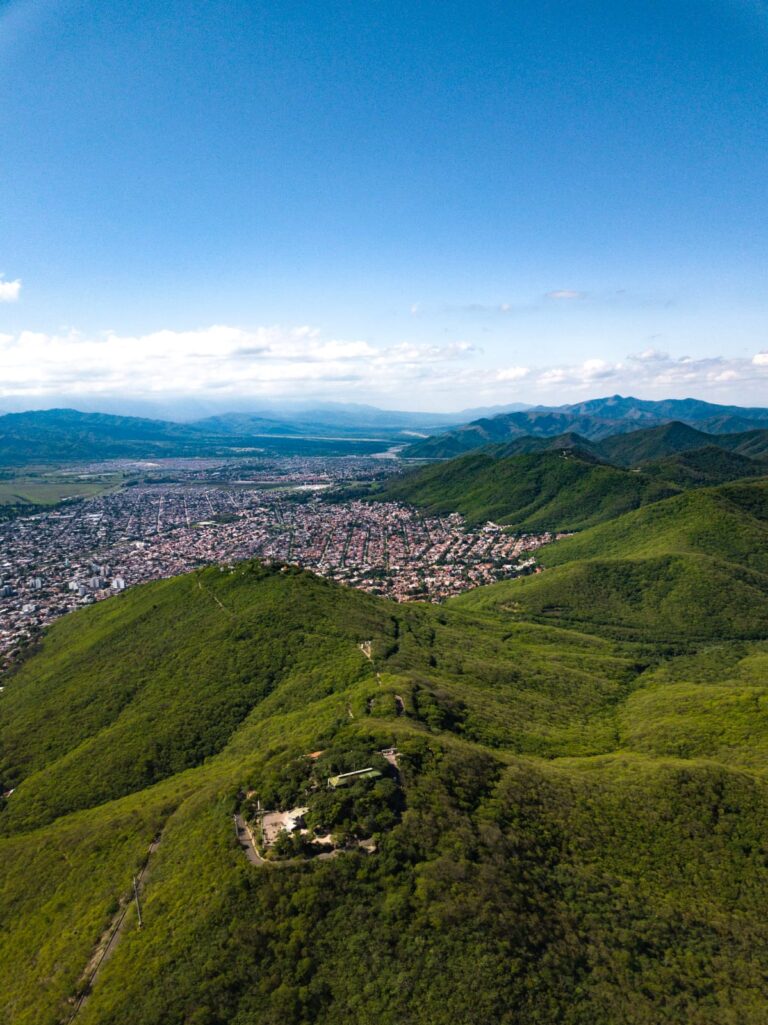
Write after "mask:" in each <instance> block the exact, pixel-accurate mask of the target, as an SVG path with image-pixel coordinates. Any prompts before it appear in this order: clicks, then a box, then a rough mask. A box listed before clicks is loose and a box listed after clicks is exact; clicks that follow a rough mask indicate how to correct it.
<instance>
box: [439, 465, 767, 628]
mask: <svg viewBox="0 0 768 1025" xmlns="http://www.w3.org/2000/svg"><path fill="white" fill-rule="evenodd" d="M541 561H542V562H543V563H544V565H545V566H546V567H549V570H548V571H547V572H545V573H542V574H539V575H537V576H535V577H533V578H529V579H527V580H521V581H513V582H509V583H507V582H505V583H502V584H499V585H496V586H495V587H491V588H485V589H482V590H480V591H476V592H473V593H471V594H469V595H467V596H465V597H463V598H461V599H459V602H460V603H465V604H466V605H467V606H468V607H475V606H483V607H488V606H494V605H496V604H497V603H500V604H501V605H502V606H509V605H510V603H512V604H513V605H514V607H515V609H517V610H519V611H520V612H521V613H522V614H527V615H529V616H534V617H536V618H537V619H540V620H545V621H552V622H557V623H561V624H563V623H568V624H579V625H580V626H581V627H583V628H589V629H595V630H599V631H601V632H604V631H608V632H609V633H612V634H616V633H617V631H618V632H619V634H622V633H623V634H624V635H628V636H633V637H635V638H648V639H650V640H652V641H658V640H660V639H663V638H667V639H671V638H680V637H698V638H707V637H710V638H712V637H762V636H764V635H765V631H766V625H765V624H766V623H767V622H768V482H766V481H756V482H754V483H743V484H729V485H725V486H723V487H720V488H711V489H702V490H694V491H690V492H686V493H685V494H682V495H679V496H676V497H673V498H670V499H667V500H666V501H663V502H658V503H656V504H654V505H650V506H647V507H645V508H643V509H638V510H636V511H634V512H630V513H627V514H626V515H624V516H620V517H618V518H616V519H614V520H612V521H610V522H608V523H602V524H600V525H599V526H596V527H594V528H592V529H590V530H586V531H583V532H582V533H580V534H578V535H576V536H575V537H572V538H567V539H565V540H563V541H561V542H558V543H557V544H556V545H552V546H551V547H549V548H547V549H545V550H544V551H543V552H542V553H541Z"/></svg>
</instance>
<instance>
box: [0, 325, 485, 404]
mask: <svg viewBox="0 0 768 1025" xmlns="http://www.w3.org/2000/svg"><path fill="white" fill-rule="evenodd" d="M474 352H476V350H475V348H474V346H472V345H471V344H470V343H468V342H462V341H458V342H451V343H449V344H447V345H444V346H437V345H415V344H411V343H408V342H402V343H399V344H397V345H392V346H381V347H377V346H374V345H371V344H369V343H368V342H366V341H360V340H353V341H347V340H341V339H325V338H323V337H321V335H320V332H319V331H318V330H317V329H316V328H311V327H307V326H301V327H294V328H283V327H280V326H271V327H258V328H256V329H254V330H245V329H242V328H238V327H231V326H228V325H223V324H219V325H212V326H211V327H207V328H202V329H200V330H195V331H172V330H162V331H155V332H152V333H150V334H146V335H139V336H128V335H120V334H117V333H116V332H107V333H104V334H102V335H99V336H97V337H89V336H87V335H84V334H81V333H80V332H77V331H70V332H67V333H65V334H55V335H54V334H43V333H39V332H32V331H23V332H21V333H20V334H18V335H0V360H1V361H2V365H3V376H2V381H1V382H0V395H6V396H10V395H14V396H23V395H28V396H38V397H39V396H45V395H66V394H75V395H76V394H87V395H91V396H94V395H98V394H125V395H129V394H130V395H138V394H161V393H165V394H198V395H199V394H205V393H207V392H210V391H216V392H218V393H222V392H225V393H226V392H231V393H232V394H233V395H234V394H238V395H242V394H253V395H294V394H296V393H297V392H299V391H304V392H307V393H314V394H318V393H322V392H332V391H333V390H334V388H336V387H337V386H338V384H339V382H344V383H345V385H346V386H348V387H349V388H350V389H352V390H355V389H358V390H360V389H367V390H371V389H374V390H380V391H382V392H395V391H397V390H398V389H400V388H402V386H403V384H404V383H405V384H408V385H411V384H412V383H413V382H414V381H417V380H429V379H433V378H439V377H440V376H441V367H443V366H445V365H448V364H451V365H453V364H455V363H456V362H457V361H462V360H466V359H468V358H469V357H470V356H471V355H472V354H473V353H474ZM85 367H87V368H88V372H87V373H86V372H84V371H82V370H77V369H74V368H85Z"/></svg>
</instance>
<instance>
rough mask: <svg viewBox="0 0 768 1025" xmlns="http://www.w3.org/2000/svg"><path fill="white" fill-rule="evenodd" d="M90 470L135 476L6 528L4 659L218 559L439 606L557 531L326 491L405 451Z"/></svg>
mask: <svg viewBox="0 0 768 1025" xmlns="http://www.w3.org/2000/svg"><path fill="white" fill-rule="evenodd" d="M80 472H81V475H82V476H83V477H85V478H88V477H89V476H90V477H93V478H98V477H100V476H102V477H103V476H104V475H105V474H115V473H121V474H123V475H125V480H126V485H125V486H124V487H122V488H121V489H119V490H116V491H112V492H111V493H107V494H103V495H100V496H97V497H93V498H88V499H80V500H72V501H64V502H62V503H61V504H59V505H58V506H57V507H55V508H53V509H50V510H45V511H35V512H34V513H32V514H29V515H20V516H17V517H14V518H12V519H10V520H8V521H6V522H4V523H0V552H1V553H2V554H1V555H0V668H2V667H4V666H6V665H8V664H9V663H10V662H12V660H13V659H14V657H15V656H16V655H17V654H18V652H19V650H20V648H22V647H23V646H24V645H26V644H28V643H29V641H30V640H31V639H33V638H34V637H35V636H36V635H37V634H38V633H39V631H40V630H41V629H42V628H43V627H44V626H45V625H46V624H48V623H50V622H51V621H52V620H53V619H55V618H57V617H58V616H61V615H63V614H64V613H66V612H68V611H70V610H72V609H74V608H77V607H79V606H81V605H88V604H92V603H93V602H95V601H98V600H101V599H103V598H107V597H110V596H114V595H116V594H119V593H120V592H121V591H123V590H124V589H125V588H126V587H129V586H131V585H133V584H137V583H141V582H144V581H147V580H154V579H157V578H160V577H168V576H173V575H175V574H177V573H183V572H186V571H188V570H190V569H193V568H194V567H196V566H200V565H204V564H207V563H218V562H227V563H228V562H232V561H234V560H237V559H245V558H252V557H256V558H260V559H263V560H265V561H268V562H281V563H293V564H297V565H301V566H304V567H306V568H308V569H311V570H312V571H314V572H316V573H319V574H322V575H324V576H327V577H332V578H333V579H335V580H339V581H342V582H344V583H346V584H348V585H350V586H354V587H359V588H362V589H364V590H366V591H370V592H373V593H376V594H381V595H386V596H388V597H391V598H394V599H396V600H397V601H412V600H428V601H433V602H435V601H441V600H443V599H445V598H447V597H449V596H451V595H453V594H458V593H460V592H461V591H464V590H467V589H468V588H471V587H477V586H479V585H481V584H487V583H491V582H493V581H494V580H499V579H503V578H507V577H511V576H515V575H517V574H519V573H521V572H526V571H530V569H531V568H532V567H533V559H532V556H531V553H532V552H533V551H534V550H535V549H536V548H538V547H540V546H541V545H542V544H545V543H547V542H548V541H551V540H552V535H550V534H535V535H534V534H531V535H524V536H513V535H511V534H509V533H505V532H504V531H503V530H502V529H501V528H500V527H499V526H497V525H495V524H492V523H488V524H485V525H484V526H482V527H481V528H479V529H469V528H467V527H466V525H465V524H464V522H463V520H462V518H461V517H460V516H459V515H458V514H456V513H454V514H451V515H449V516H444V517H426V516H423V515H421V514H420V513H419V512H418V511H416V510H415V509H413V508H411V507H408V506H405V505H402V504H399V503H392V502H366V501H361V500H359V499H348V500H344V501H338V500H334V501H328V500H327V498H326V497H325V493H329V494H331V495H332V494H333V491H334V489H336V491H338V489H339V488H340V487H349V485H359V484H361V483H366V482H370V481H373V480H378V479H383V478H385V477H387V476H388V475H391V474H393V473H397V472H399V466H398V464H397V462H395V461H393V460H381V459H375V458H338V459H330V458H327V459H326V458H296V457H294V458H285V459H269V460H253V461H251V462H248V463H245V464H244V463H243V462H242V461H239V462H236V463H235V462H229V463H228V462H221V461H218V462H217V461H216V460H193V459H186V460H185V459H173V460H163V461H160V462H158V463H141V464H137V463H128V462H114V461H112V462H109V463H100V464H92V465H90V466H86V467H83V468H81V471H80Z"/></svg>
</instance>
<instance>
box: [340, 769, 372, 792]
mask: <svg viewBox="0 0 768 1025" xmlns="http://www.w3.org/2000/svg"><path fill="white" fill-rule="evenodd" d="M379 776H381V773H380V772H379V770H378V769H372V768H370V767H369V768H367V769H355V770H354V772H341V773H339V775H338V776H330V777H329V778H328V786H329V787H333V789H334V790H336V789H337V788H338V787H348V786H351V785H352V783H357V781H358V780H359V779H378V777H379Z"/></svg>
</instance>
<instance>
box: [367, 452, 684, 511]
mask: <svg viewBox="0 0 768 1025" xmlns="http://www.w3.org/2000/svg"><path fill="white" fill-rule="evenodd" d="M676 491H677V488H676V487H675V486H674V485H672V484H668V483H666V482H665V481H658V480H655V479H651V478H649V477H646V476H644V475H643V474H638V473H632V472H630V471H628V470H623V469H619V468H617V467H613V466H606V465H604V464H603V463H600V462H597V461H596V460H595V459H594V458H593V457H592V456H591V455H590V454H589V453H587V452H583V451H581V450H580V449H573V448H564V449H563V450H560V451H554V452H538V453H528V454H523V455H512V456H505V455H504V450H500V451H497V450H491V451H490V452H478V453H473V454H471V455H468V456H463V457H462V458H461V459H456V460H453V461H452V462H450V463H440V464H435V465H432V466H426V467H423V468H422V469H420V470H418V471H417V472H415V473H413V474H409V475H407V476H405V477H402V478H397V479H394V480H392V481H390V482H388V484H387V486H386V487H385V489H384V490H383V491H382V493H381V497H383V498H386V499H389V500H392V499H395V500H400V501H404V502H410V503H413V504H414V505H418V506H420V507H422V508H424V509H425V510H426V511H428V512H441V513H443V512H453V511H454V510H457V511H458V512H460V513H463V515H464V516H465V517H466V518H467V519H468V520H469V521H470V522H473V521H474V522H477V521H482V520H494V521H495V522H497V523H502V524H505V525H509V526H512V527H514V528H515V529H517V530H553V529H557V530H576V529H580V528H583V527H588V526H591V525H592V524H595V523H599V522H601V521H602V520H605V519H610V518H611V517H614V516H618V515H620V514H621V513H623V512H626V511H627V510H629V509H636V508H637V507H638V506H641V505H645V504H646V503H648V502H655V501H658V500H659V499H661V498H666V497H667V496H669V495H673V494H674V493H675V492H676Z"/></svg>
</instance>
